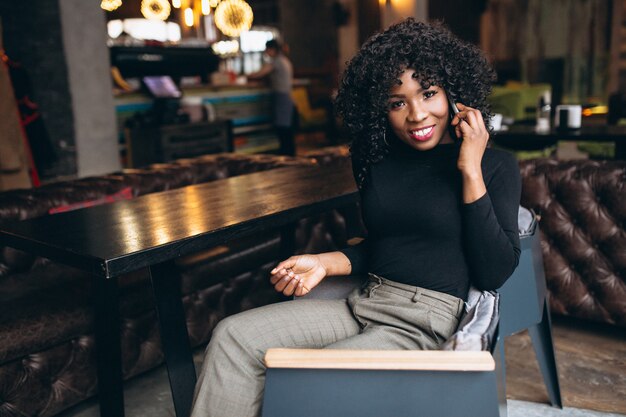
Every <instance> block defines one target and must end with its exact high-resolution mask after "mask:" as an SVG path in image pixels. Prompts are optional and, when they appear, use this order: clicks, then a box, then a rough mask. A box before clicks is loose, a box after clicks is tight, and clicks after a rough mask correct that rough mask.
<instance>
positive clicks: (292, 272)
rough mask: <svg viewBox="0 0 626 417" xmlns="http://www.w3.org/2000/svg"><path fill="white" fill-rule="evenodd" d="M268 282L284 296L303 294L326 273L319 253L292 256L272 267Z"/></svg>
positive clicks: (324, 276)
mask: <svg viewBox="0 0 626 417" xmlns="http://www.w3.org/2000/svg"><path fill="white" fill-rule="evenodd" d="M270 274H271V278H270V282H271V283H272V285H274V288H275V289H276V291H278V292H282V293H283V294H285V295H286V296H292V295H294V294H295V295H296V296H297V297H300V296H303V295H305V294H307V293H308V292H309V291H311V290H312V289H313V288H314V287H315V286H316V285H317V284H319V283H320V281H321V280H323V279H324V278H326V275H327V274H328V272H327V270H326V267H325V266H324V264H323V263H322V260H321V257H320V256H319V255H298V256H292V257H290V258H288V259H286V260H284V261H282V262H281V263H279V264H278V265H276V268H274V269H272V271H271V272H270Z"/></svg>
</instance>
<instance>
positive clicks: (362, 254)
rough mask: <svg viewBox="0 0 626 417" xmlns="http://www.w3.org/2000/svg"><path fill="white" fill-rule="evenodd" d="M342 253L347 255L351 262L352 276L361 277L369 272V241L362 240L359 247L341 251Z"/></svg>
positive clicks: (355, 246)
mask: <svg viewBox="0 0 626 417" xmlns="http://www.w3.org/2000/svg"><path fill="white" fill-rule="evenodd" d="M340 252H341V253H343V254H344V255H346V256H347V257H348V260H349V261H350V265H351V266H352V274H351V275H361V274H367V273H368V272H369V268H368V263H367V258H368V257H367V253H368V244H367V239H364V240H362V241H361V242H359V243H358V244H357V245H354V246H348V247H347V248H344V249H341V250H340Z"/></svg>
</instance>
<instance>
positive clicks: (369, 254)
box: [342, 143, 521, 300]
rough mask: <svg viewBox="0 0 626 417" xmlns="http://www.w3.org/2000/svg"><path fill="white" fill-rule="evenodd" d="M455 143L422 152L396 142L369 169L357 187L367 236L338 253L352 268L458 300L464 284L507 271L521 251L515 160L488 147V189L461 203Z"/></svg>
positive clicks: (495, 284) (497, 281)
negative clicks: (364, 181) (480, 194)
mask: <svg viewBox="0 0 626 417" xmlns="http://www.w3.org/2000/svg"><path fill="white" fill-rule="evenodd" d="M459 149H460V146H459V144H458V143H455V144H440V145H438V146H436V147H435V148H433V149H432V150H429V151H418V150H415V149H413V148H410V147H409V146H408V145H404V144H396V145H395V146H394V147H393V149H392V150H391V151H390V153H389V154H388V155H386V156H385V158H384V159H383V160H382V161H380V162H378V163H376V164H374V165H372V166H371V167H370V173H369V176H368V178H367V182H366V184H365V186H364V187H363V189H362V190H361V202H362V209H363V219H364V221H365V224H366V226H367V229H368V236H367V238H366V239H365V240H364V241H363V242H361V243H360V244H359V245H357V246H354V247H349V248H347V249H344V250H343V251H342V252H343V253H344V254H345V255H346V256H347V257H348V258H349V259H350V262H351V263H352V272H353V273H354V274H359V273H361V274H363V273H368V272H371V273H374V274H376V275H379V276H381V277H383V278H387V279H390V280H393V281H397V282H401V283H404V284H409V285H414V286H419V287H422V288H427V289H431V290H435V291H440V292H444V293H447V294H451V295H454V296H456V297H459V298H462V299H464V300H465V299H466V298H467V292H468V289H469V285H470V283H472V284H473V285H474V286H475V287H477V288H478V289H481V290H494V289H497V288H499V287H500V286H501V285H502V284H503V283H504V282H505V280H506V279H507V278H508V277H509V276H510V275H511V274H512V273H513V271H514V269H515V267H516V266H517V263H518V260H519V254H520V245H519V237H518V228H517V211H518V206H519V202H520V194H521V181H520V174H519V168H518V165H517V162H516V160H515V158H514V157H513V156H512V155H511V154H509V153H507V152H503V151H499V150H494V149H487V150H486V152H485V154H484V156H483V160H482V171H483V178H484V181H485V185H486V186H487V193H486V194H485V195H484V196H482V197H481V198H480V199H478V200H477V201H475V202H472V203H469V204H465V203H463V195H462V187H463V185H462V178H461V173H460V171H459V170H458V168H457V166H456V163H457V159H458V155H459Z"/></svg>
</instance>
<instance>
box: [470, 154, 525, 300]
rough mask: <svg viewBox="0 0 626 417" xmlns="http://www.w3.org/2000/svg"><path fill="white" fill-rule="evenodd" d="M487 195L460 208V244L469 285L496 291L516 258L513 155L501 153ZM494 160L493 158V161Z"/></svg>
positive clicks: (518, 187)
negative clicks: (467, 265) (470, 280)
mask: <svg viewBox="0 0 626 417" xmlns="http://www.w3.org/2000/svg"><path fill="white" fill-rule="evenodd" d="M500 155H501V158H497V159H498V160H499V161H495V160H494V162H495V163H496V164H497V166H496V167H495V169H494V172H493V174H492V175H490V180H489V182H488V184H486V186H487V193H486V194H485V195H484V196H482V197H481V198H479V199H478V200H477V201H475V202H473V203H470V204H465V205H464V207H463V240H464V245H465V250H466V253H467V262H468V264H469V267H470V271H471V276H472V284H473V285H474V286H475V287H476V288H478V289H480V290H495V289H498V288H500V287H501V286H502V285H503V284H504V282H505V281H506V280H507V278H508V277H510V276H511V274H512V273H513V271H514V270H515V268H516V267H517V264H518V262H519V256H520V243H519V232H518V227H517V213H518V208H519V203H520V196H521V190H522V186H521V179H520V173H519V167H518V164H517V161H516V160H515V158H514V157H513V155H511V154H508V153H504V152H503V153H501V154H500ZM494 159H495V158H494Z"/></svg>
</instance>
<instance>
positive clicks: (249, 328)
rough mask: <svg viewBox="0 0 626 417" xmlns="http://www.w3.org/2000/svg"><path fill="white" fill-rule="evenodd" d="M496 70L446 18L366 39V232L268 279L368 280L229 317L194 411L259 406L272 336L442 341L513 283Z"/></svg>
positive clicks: (347, 92) (281, 344) (515, 197)
mask: <svg viewBox="0 0 626 417" xmlns="http://www.w3.org/2000/svg"><path fill="white" fill-rule="evenodd" d="M494 78H495V76H494V72H493V70H492V69H491V68H490V66H489V64H488V62H487V60H486V59H485V58H484V56H483V55H482V54H481V53H480V51H479V50H478V48H476V47H475V46H473V45H471V44H468V43H465V42H463V41H461V40H459V39H458V38H457V37H455V36H454V35H453V34H452V33H451V32H449V31H448V30H447V29H446V28H445V27H443V26H441V25H439V24H426V23H421V22H417V21H415V20H414V19H407V20H405V21H403V22H401V23H398V24H396V25H393V26H391V27H390V28H389V29H387V30H386V31H384V32H382V33H379V34H377V35H374V36H373V37H372V38H370V39H369V40H368V41H367V42H365V44H364V45H363V47H362V48H361V50H360V51H359V52H358V53H357V54H356V56H355V57H354V58H352V60H351V61H350V63H349V64H348V67H347V69H346V71H345V73H344V75H343V77H342V80H341V84H340V86H339V92H338V95H337V100H336V103H335V104H336V106H337V110H338V113H339V115H340V116H341V117H342V119H343V123H344V124H345V126H346V127H347V130H348V131H349V132H350V134H351V139H352V144H351V148H350V152H351V156H352V167H353V173H354V177H355V180H356V184H357V186H358V188H359V191H360V194H361V207H362V211H363V220H364V223H365V226H366V227H367V232H368V235H367V237H366V238H365V239H364V240H363V241H362V242H361V243H359V244H358V245H356V246H351V247H348V248H345V249H342V250H339V251H334V252H326V253H320V254H313V255H308V254H307V255H298V256H292V257H290V258H288V259H286V260H284V261H282V262H280V263H278V264H277V265H276V267H275V268H274V269H273V270H272V271H271V278H270V282H271V283H272V284H273V285H274V288H275V289H276V290H277V291H280V292H282V293H283V294H285V295H287V296H291V295H296V296H302V295H305V294H306V293H308V292H309V291H310V290H312V289H313V288H315V287H316V286H317V285H318V284H319V283H320V282H321V281H322V280H324V279H325V278H326V277H328V276H334V275H339V276H341V275H350V274H358V275H364V276H368V278H369V279H368V280H367V281H366V282H365V283H364V285H363V286H362V287H361V288H359V289H357V290H355V291H353V292H352V294H350V296H349V297H348V298H347V299H342V300H340V299H336V300H319V299H308V300H307V299H304V300H298V301H295V300H292V301H286V302H283V303H277V304H272V305H267V306H263V307H260V308H257V309H252V310H248V311H245V312H242V313H239V314H236V315H232V316H230V317H227V318H225V319H224V320H222V321H220V323H219V324H218V325H217V327H216V328H215V330H214V331H213V335H212V337H211V342H210V343H209V346H208V348H207V352H206V356H205V359H204V364H203V367H202V372H201V374H200V377H199V379H198V384H197V386H196V396H195V399H194V408H193V413H192V416H193V417H201V416H202V417H227V416H237V417H255V416H258V415H259V413H260V410H261V406H262V401H263V390H264V377H265V366H264V362H263V358H264V355H265V352H266V351H267V349H269V348H317V349H376V350H380V349H383V350H384V349H398V350H414V349H422V350H428V349H438V348H439V347H440V346H441V344H442V343H443V342H444V341H445V340H447V339H448V338H449V337H450V336H451V335H452V334H453V333H454V332H455V331H456V329H457V327H458V323H459V320H460V318H461V314H462V312H463V309H464V301H465V300H467V296H468V291H469V288H470V286H473V287H475V288H477V289H479V290H483V291H485V290H495V289H497V288H499V287H500V286H502V285H503V284H504V282H505V281H506V280H507V279H508V277H509V276H510V275H511V274H512V273H513V271H514V270H515V268H516V267H517V264H518V261H519V256H520V242H519V235H518V225H517V213H518V207H519V203H520V195H521V179H520V172H519V167H518V165H517V161H516V160H515V158H514V157H513V155H511V154H510V153H507V152H504V151H501V150H496V149H491V148H488V147H487V144H488V141H489V135H490V130H491V129H490V125H489V120H490V118H489V116H490V115H491V113H490V111H489V107H488V104H487V96H488V95H489V92H490V91H491V85H492V82H493V80H494ZM457 108H458V109H457ZM457 110H458V114H455V112H456V111H457ZM311 192H312V193H314V192H316V190H311ZM284 395H289V392H285V393H284ZM444 397H445V395H442V397H441V400H442V401H444V400H445V398H444ZM415 407H416V413H418V414H419V404H416V405H415ZM293 415H294V416H296V415H298V410H294V413H293ZM387 415H393V410H390V411H389V413H387Z"/></svg>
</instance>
